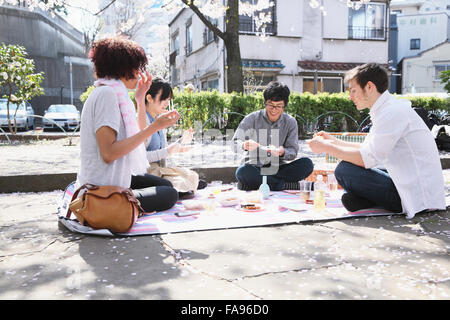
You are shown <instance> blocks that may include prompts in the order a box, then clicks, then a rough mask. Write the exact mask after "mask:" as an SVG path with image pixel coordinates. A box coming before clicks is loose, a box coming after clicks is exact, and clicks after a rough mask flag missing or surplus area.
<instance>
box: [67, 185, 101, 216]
mask: <svg viewBox="0 0 450 320" xmlns="http://www.w3.org/2000/svg"><path fill="white" fill-rule="evenodd" d="M87 186H93V187H96V188H95V189H98V186H94V185H92V184H89V183H86V184H83V185H82V186H81V187H79V188H78V189H77V190H76V191H75V192H74V193H73V196H72V200H70V202H72V201H73V200H75V199H76V198H77V197H78V194H79V193H80V191H81V189H84V188H88V187H87ZM71 214H72V210H70V206H67V214H66V218H67V219H69V218H70V215H71Z"/></svg>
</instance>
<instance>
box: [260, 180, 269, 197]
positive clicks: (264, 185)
mask: <svg viewBox="0 0 450 320" xmlns="http://www.w3.org/2000/svg"><path fill="white" fill-rule="evenodd" d="M259 192H260V193H261V195H262V197H263V199H267V198H268V197H269V196H270V187H269V185H268V184H267V176H263V182H262V184H261V185H260V186H259Z"/></svg>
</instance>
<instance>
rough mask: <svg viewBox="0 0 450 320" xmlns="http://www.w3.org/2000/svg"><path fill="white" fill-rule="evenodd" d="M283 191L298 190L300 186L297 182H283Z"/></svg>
mask: <svg viewBox="0 0 450 320" xmlns="http://www.w3.org/2000/svg"><path fill="white" fill-rule="evenodd" d="M284 190H300V184H299V183H298V182H297V181H294V182H287V181H285V182H284Z"/></svg>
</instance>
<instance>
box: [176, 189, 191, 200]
mask: <svg viewBox="0 0 450 320" xmlns="http://www.w3.org/2000/svg"><path fill="white" fill-rule="evenodd" d="M194 197H195V194H194V191H188V192H178V199H179V200H187V199H192V198H194Z"/></svg>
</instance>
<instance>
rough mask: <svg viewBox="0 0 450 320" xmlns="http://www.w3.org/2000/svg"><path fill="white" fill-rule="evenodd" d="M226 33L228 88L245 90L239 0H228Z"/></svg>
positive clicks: (229, 90) (238, 90)
mask: <svg viewBox="0 0 450 320" xmlns="http://www.w3.org/2000/svg"><path fill="white" fill-rule="evenodd" d="M225 19H226V34H225V38H224V39H223V40H224V44H225V48H226V49H227V50H226V55H227V59H226V62H227V64H226V66H225V70H226V73H227V88H228V92H233V91H235V92H239V93H241V92H244V84H243V76H242V60H241V48H240V45H239V0H228V10H227V14H226V17H225Z"/></svg>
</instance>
